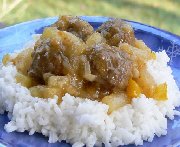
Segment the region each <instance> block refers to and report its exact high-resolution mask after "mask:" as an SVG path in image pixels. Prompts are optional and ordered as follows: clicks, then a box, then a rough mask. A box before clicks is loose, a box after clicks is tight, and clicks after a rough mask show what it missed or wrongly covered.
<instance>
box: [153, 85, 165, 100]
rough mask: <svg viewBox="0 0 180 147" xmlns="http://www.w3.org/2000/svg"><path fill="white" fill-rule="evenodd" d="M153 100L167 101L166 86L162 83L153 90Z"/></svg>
mask: <svg viewBox="0 0 180 147" xmlns="http://www.w3.org/2000/svg"><path fill="white" fill-rule="evenodd" d="M153 98H154V99H156V100H159V101H161V100H167V84H166V83H163V84H160V85H158V86H157V87H156V88H155V91H154V95H153Z"/></svg>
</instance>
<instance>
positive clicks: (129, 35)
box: [97, 19, 135, 46]
mask: <svg viewBox="0 0 180 147" xmlns="http://www.w3.org/2000/svg"><path fill="white" fill-rule="evenodd" d="M97 32H99V33H101V35H102V36H103V37H104V38H105V39H106V43H107V44H109V45H111V46H119V44H120V43H128V44H130V45H132V46H134V43H135V36H134V31H133V28H132V27H131V26H130V25H129V24H128V23H126V22H125V21H123V20H121V19H112V20H110V21H107V22H105V23H103V24H102V25H101V26H100V27H99V28H98V29H97Z"/></svg>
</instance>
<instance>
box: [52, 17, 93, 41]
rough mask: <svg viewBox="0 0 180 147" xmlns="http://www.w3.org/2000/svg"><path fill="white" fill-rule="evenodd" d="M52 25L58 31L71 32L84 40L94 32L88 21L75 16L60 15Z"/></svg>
mask: <svg viewBox="0 0 180 147" xmlns="http://www.w3.org/2000/svg"><path fill="white" fill-rule="evenodd" d="M52 26H53V27H57V29H58V30H60V31H67V32H71V33H72V34H74V35H75V36H77V37H79V38H81V39H82V40H83V41H86V39H87V37H88V36H89V35H91V34H92V33H93V32H94V29H93V27H92V26H91V25H90V24H89V23H88V22H85V21H83V20H81V19H80V18H79V17H76V16H75V17H73V16H61V17H60V18H59V20H58V21H57V22H56V23H55V24H53V25H52Z"/></svg>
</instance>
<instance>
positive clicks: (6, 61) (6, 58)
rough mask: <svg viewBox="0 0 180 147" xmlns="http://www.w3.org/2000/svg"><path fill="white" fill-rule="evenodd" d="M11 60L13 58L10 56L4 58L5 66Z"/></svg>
mask: <svg viewBox="0 0 180 147" xmlns="http://www.w3.org/2000/svg"><path fill="white" fill-rule="evenodd" d="M10 60H11V57H10V55H9V54H6V55H4V57H3V59H2V63H3V65H6V64H7V63H8V62H9V61H10Z"/></svg>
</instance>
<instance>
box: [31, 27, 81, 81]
mask: <svg viewBox="0 0 180 147" xmlns="http://www.w3.org/2000/svg"><path fill="white" fill-rule="evenodd" d="M83 52H85V43H84V42H83V41H82V40H80V39H79V38H78V37H76V36H75V35H73V34H71V33H69V32H65V31H59V30H57V29H56V28H53V27H49V28H46V29H45V30H44V32H43V34H42V36H41V38H40V39H39V40H38V41H37V42H36V45H35V47H34V52H33V54H32V58H33V60H32V64H31V66H30V69H29V72H28V74H29V75H30V76H31V77H34V78H36V79H39V80H42V79H43V74H44V73H52V74H54V75H66V74H73V72H75V71H73V69H75V68H73V65H74V64H72V63H70V61H71V59H74V58H75V57H76V56H80V55H81V54H83ZM76 59H77V58H76ZM72 62H73V61H72ZM76 70H78V69H77V68H76Z"/></svg>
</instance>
